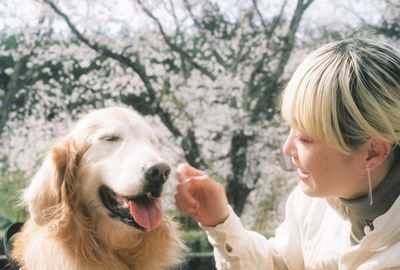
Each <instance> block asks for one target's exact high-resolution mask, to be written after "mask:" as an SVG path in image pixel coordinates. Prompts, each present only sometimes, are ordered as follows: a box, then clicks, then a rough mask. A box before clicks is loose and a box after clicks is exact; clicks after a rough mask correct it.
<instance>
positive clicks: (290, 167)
mask: <svg viewBox="0 0 400 270" xmlns="http://www.w3.org/2000/svg"><path fill="white" fill-rule="evenodd" d="M293 150H294V151H295V145H294V143H293V136H292V132H290V133H289V135H288V137H287V138H286V140H285V142H284V143H283V145H282V149H281V166H282V168H283V170H285V171H289V172H291V171H295V170H296V166H295V165H294V164H293V162H292V158H291V157H292V156H293V155H294V152H293Z"/></svg>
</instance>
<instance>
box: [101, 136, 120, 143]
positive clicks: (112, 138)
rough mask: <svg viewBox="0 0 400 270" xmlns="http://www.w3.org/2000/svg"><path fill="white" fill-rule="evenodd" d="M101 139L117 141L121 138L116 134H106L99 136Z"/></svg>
mask: <svg viewBox="0 0 400 270" xmlns="http://www.w3.org/2000/svg"><path fill="white" fill-rule="evenodd" d="M100 140H101V141H106V142H117V141H119V140H121V137H119V136H118V135H106V136H103V137H101V138H100Z"/></svg>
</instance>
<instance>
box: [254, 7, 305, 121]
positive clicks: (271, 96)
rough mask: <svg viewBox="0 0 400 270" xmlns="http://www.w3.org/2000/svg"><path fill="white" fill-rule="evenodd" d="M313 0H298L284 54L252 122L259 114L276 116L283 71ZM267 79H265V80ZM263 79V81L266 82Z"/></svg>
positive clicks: (285, 41)
mask: <svg viewBox="0 0 400 270" xmlns="http://www.w3.org/2000/svg"><path fill="white" fill-rule="evenodd" d="M312 2H313V0H308V1H306V2H304V0H298V1H297V5H296V9H295V11H294V13H293V17H292V20H291V22H290V25H289V29H288V31H287V33H286V36H285V38H284V44H283V47H282V50H281V51H282V54H281V57H280V60H279V63H278V65H277V67H276V68H275V70H274V71H273V72H272V74H271V75H268V79H269V83H268V85H267V86H266V87H265V88H264V90H263V93H262V96H261V97H260V99H259V100H258V101H257V103H256V106H255V107H254V109H253V117H252V121H253V122H254V121H256V120H257V119H258V118H259V114H260V113H263V114H265V115H266V116H267V119H270V118H271V117H272V116H273V115H274V114H275V109H274V105H273V104H274V102H275V95H276V92H277V91H275V89H276V87H277V86H278V84H279V79H280V77H281V76H282V73H283V70H284V68H285V66H286V64H287V62H288V60H289V57H290V55H291V53H292V51H293V47H294V43H295V36H296V32H297V29H298V27H299V24H300V21H301V18H302V16H303V14H304V12H305V10H306V9H307V8H308V7H309V6H310V5H311V3H312ZM264 79H265V78H264ZM264 79H263V80H264Z"/></svg>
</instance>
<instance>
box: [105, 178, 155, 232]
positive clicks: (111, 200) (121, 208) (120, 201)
mask: <svg viewBox="0 0 400 270" xmlns="http://www.w3.org/2000/svg"><path fill="white" fill-rule="evenodd" d="M99 194H100V198H101V201H102V202H103V204H104V206H105V207H106V208H107V209H108V211H109V212H110V216H111V217H113V218H116V217H118V218H119V219H120V220H121V221H122V222H123V223H125V224H127V225H129V226H132V227H135V228H137V229H139V230H142V231H151V230H153V229H155V228H157V227H158V225H160V223H161V221H162V211H161V207H160V203H159V200H158V199H157V198H156V197H154V196H153V195H152V194H151V193H150V192H149V193H147V194H140V195H137V196H129V197H126V196H121V195H118V194H116V193H115V192H114V191H112V190H111V189H110V188H108V187H106V186H104V185H103V186H101V187H100V189H99Z"/></svg>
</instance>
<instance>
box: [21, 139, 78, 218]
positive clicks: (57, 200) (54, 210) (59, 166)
mask: <svg viewBox="0 0 400 270" xmlns="http://www.w3.org/2000/svg"><path fill="white" fill-rule="evenodd" d="M82 154H83V153H82V151H79V149H78V146H77V144H76V143H75V142H74V141H73V140H72V139H64V140H62V141H61V142H60V143H58V144H56V145H55V146H53V147H52V148H51V149H50V151H49V153H48V154H47V156H46V158H45V160H44V162H43V164H42V166H41V167H40V169H39V171H38V172H37V173H36V174H35V176H34V177H33V180H32V182H31V184H30V185H29V187H28V188H27V190H26V191H25V193H24V202H25V204H27V205H28V207H29V212H30V215H31V217H32V218H33V220H34V221H35V222H36V223H38V224H46V223H49V222H52V221H58V220H62V219H63V217H65V216H66V215H67V214H68V212H69V211H70V210H71V201H72V200H71V199H72V198H71V197H72V196H74V192H73V187H74V185H75V184H76V176H77V171H78V170H77V169H78V166H79V161H80V158H81V157H82Z"/></svg>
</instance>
